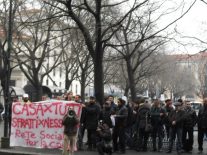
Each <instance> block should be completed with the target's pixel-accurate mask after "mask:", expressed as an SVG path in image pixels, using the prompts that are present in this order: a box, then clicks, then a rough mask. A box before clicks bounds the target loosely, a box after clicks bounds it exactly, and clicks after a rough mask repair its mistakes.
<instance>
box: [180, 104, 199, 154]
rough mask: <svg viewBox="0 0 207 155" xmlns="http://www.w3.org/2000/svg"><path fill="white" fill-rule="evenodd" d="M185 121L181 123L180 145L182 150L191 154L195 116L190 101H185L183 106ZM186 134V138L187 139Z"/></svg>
mask: <svg viewBox="0 0 207 155" xmlns="http://www.w3.org/2000/svg"><path fill="white" fill-rule="evenodd" d="M184 111H185V120H184V123H183V132H182V143H183V150H185V151H186V152H191V151H192V150H193V141H194V140H193V139H194V138H193V130H194V126H195V125H196V123H197V119H198V117H197V115H196V112H195V110H194V109H193V108H192V107H191V103H190V101H186V102H185V105H184ZM187 134H188V138H187Z"/></svg>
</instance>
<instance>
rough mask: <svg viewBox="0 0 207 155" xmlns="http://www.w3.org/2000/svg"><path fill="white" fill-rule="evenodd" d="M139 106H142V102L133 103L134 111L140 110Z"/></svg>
mask: <svg viewBox="0 0 207 155" xmlns="http://www.w3.org/2000/svg"><path fill="white" fill-rule="evenodd" d="M139 104H140V100H135V101H134V102H133V105H134V110H138V109H139Z"/></svg>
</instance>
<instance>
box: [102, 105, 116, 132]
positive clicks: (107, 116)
mask: <svg viewBox="0 0 207 155" xmlns="http://www.w3.org/2000/svg"><path fill="white" fill-rule="evenodd" d="M111 114H112V113H111V102H110V101H105V103H104V104H103V109H102V110H101V113H100V117H99V119H100V120H102V121H103V122H104V123H105V124H107V125H108V127H109V128H112V127H113V125H112V120H111Z"/></svg>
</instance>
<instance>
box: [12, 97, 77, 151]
mask: <svg viewBox="0 0 207 155" xmlns="http://www.w3.org/2000/svg"><path fill="white" fill-rule="evenodd" d="M69 107H71V108H73V109H74V110H75V112H76V114H77V115H78V117H79V118H80V115H81V104H79V103H76V102H73V101H56V100H55V101H43V102H35V103H31V104H22V103H21V102H15V103H13V104H12V122H11V136H10V146H23V147H35V148H62V147H63V139H64V136H63V126H62V119H63V117H64V115H65V114H66V113H67V110H68V108H69Z"/></svg>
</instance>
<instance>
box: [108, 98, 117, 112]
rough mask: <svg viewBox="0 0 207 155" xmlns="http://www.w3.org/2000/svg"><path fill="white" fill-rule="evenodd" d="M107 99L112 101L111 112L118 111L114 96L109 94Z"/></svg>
mask: <svg viewBox="0 0 207 155" xmlns="http://www.w3.org/2000/svg"><path fill="white" fill-rule="evenodd" d="M107 100H109V101H110V102H111V112H112V113H114V114H115V113H116V111H117V105H116V104H115V103H114V96H113V95H109V96H108V99H107Z"/></svg>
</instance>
